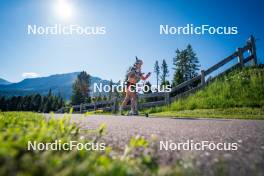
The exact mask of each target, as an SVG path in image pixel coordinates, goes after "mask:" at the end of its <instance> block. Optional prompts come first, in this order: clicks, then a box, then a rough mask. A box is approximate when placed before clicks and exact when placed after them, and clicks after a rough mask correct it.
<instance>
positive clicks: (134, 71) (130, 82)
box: [120, 57, 151, 115]
mask: <svg viewBox="0 0 264 176" xmlns="http://www.w3.org/2000/svg"><path fill="white" fill-rule="evenodd" d="M142 65H143V61H142V60H140V59H138V58H137V57H136V62H135V64H134V65H133V66H132V67H130V68H129V70H128V72H127V79H126V83H127V84H126V86H127V89H126V96H125V99H124V101H123V102H122V105H121V107H120V113H121V115H124V113H123V107H124V106H126V105H127V103H128V102H129V101H130V103H131V111H130V112H129V115H138V102H137V99H138V96H137V92H136V84H137V83H138V82H139V81H140V80H146V79H148V78H149V76H150V74H151V73H150V72H149V73H148V74H147V75H146V76H144V73H142V72H141V66H142Z"/></svg>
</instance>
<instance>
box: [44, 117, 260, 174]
mask: <svg viewBox="0 0 264 176" xmlns="http://www.w3.org/2000/svg"><path fill="white" fill-rule="evenodd" d="M46 116H49V115H46ZM55 116H56V118H60V117H61V116H62V115H60V114H56V115H55ZM81 116H82V115H79V114H73V115H72V121H74V122H77V123H78V124H79V126H80V127H81V129H83V130H87V129H89V130H91V129H97V128H98V127H99V126H100V124H102V123H104V124H105V125H106V134H105V136H104V137H103V139H102V140H104V141H106V142H107V144H108V145H111V146H113V147H115V148H118V149H120V151H122V150H123V149H124V147H125V145H126V144H127V143H128V142H129V140H130V138H131V137H133V136H135V135H142V136H144V137H146V138H147V139H148V140H151V139H152V138H153V136H156V138H157V141H156V143H157V152H156V156H155V157H157V158H158V161H159V162H160V163H161V164H164V165H172V164H173V163H175V162H176V161H179V160H186V161H188V162H190V163H192V165H194V166H195V167H197V168H199V170H201V171H202V172H203V173H206V175H213V174H214V172H215V169H216V168H214V166H215V165H216V167H219V163H222V165H223V167H224V170H225V172H227V173H228V175H255V174H256V175H264V121H261V120H234V119H233V120H229V119H196V118H193V119H191V118H182V119H179V118H178V119H172V118H156V117H155V118H146V117H139V116H138V117H134V116H100V115H93V116H87V117H85V118H81ZM188 140H189V141H190V140H193V141H194V143H201V142H202V141H210V142H212V143H215V144H217V143H237V150H232V151H230V150H226V151H224V150H221V151H218V150H209V149H206V150H180V151H179V150H168V151H167V150H164V149H163V150H160V141H163V142H166V141H168V142H169V143H182V142H187V141H188ZM209 168H210V169H209Z"/></svg>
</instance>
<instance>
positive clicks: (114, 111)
mask: <svg viewBox="0 0 264 176" xmlns="http://www.w3.org/2000/svg"><path fill="white" fill-rule="evenodd" d="M113 101H114V102H113V106H112V112H113V113H116V112H117V111H118V102H117V97H115V98H114V100H113Z"/></svg>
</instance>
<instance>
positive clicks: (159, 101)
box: [58, 35, 257, 113]
mask: <svg viewBox="0 0 264 176" xmlns="http://www.w3.org/2000/svg"><path fill="white" fill-rule="evenodd" d="M245 52H249V56H248V57H246V58H244V53H245ZM234 59H237V63H236V64H234V65H233V66H231V67H229V68H228V69H226V70H225V71H223V72H222V73H220V74H219V75H217V76H215V77H214V78H216V77H218V76H221V75H223V74H225V73H226V72H228V71H230V70H232V69H234V68H237V67H244V66H245V64H246V63H247V62H249V61H252V65H257V54H256V45H255V38H254V37H253V36H252V35H251V36H250V38H249V40H248V41H247V43H246V45H245V46H244V47H242V48H237V50H236V51H235V52H234V53H232V54H231V55H229V56H228V57H226V58H224V59H223V60H221V61H220V62H218V63H216V64H215V65H213V66H212V67H210V68H208V69H207V70H201V73H200V74H199V75H198V76H196V77H193V78H192V79H190V80H188V81H185V82H183V83H181V84H179V85H177V86H176V87H173V88H172V91H171V92H167V93H165V92H161V93H160V92H156V93H149V94H141V95H139V101H143V103H140V104H139V108H140V109H144V108H149V107H155V106H162V105H168V104H170V103H171V102H172V101H175V100H177V99H178V98H180V97H184V96H188V95H189V94H191V93H194V92H196V91H197V90H200V89H202V88H203V87H204V86H205V85H206V83H207V81H206V76H208V75H210V74H211V73H212V72H214V71H216V70H218V69H219V68H220V67H222V66H224V65H226V64H227V63H229V62H231V61H233V60H234ZM197 81H198V82H199V84H197V85H196V86H195V87H192V85H193V84H194V83H195V82H197ZM183 88H184V91H180V93H177V91H179V90H181V89H183ZM150 98H154V101H152V102H144V100H146V99H150ZM155 98H156V100H155ZM121 100H122V99H121V98H113V99H112V100H110V101H100V102H95V103H90V104H81V105H75V106H72V108H73V110H74V112H79V113H83V112H86V111H94V110H96V109H101V108H102V109H105V110H108V111H112V112H117V111H118V106H119V103H120V101H121ZM125 108H129V106H126V107H125ZM68 110H69V108H68V109H67V108H62V109H60V110H59V111H58V113H62V112H67V111H68Z"/></svg>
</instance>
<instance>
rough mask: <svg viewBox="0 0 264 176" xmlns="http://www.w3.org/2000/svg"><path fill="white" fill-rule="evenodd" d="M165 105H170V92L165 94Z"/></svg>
mask: <svg viewBox="0 0 264 176" xmlns="http://www.w3.org/2000/svg"><path fill="white" fill-rule="evenodd" d="M165 104H166V105H168V104H170V93H169V92H166V93H165Z"/></svg>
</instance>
